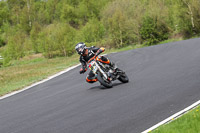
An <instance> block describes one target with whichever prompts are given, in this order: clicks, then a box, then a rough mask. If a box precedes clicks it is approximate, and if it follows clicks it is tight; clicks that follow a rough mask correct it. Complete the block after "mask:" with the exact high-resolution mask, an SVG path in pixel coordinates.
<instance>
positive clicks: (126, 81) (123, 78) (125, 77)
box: [118, 72, 129, 83]
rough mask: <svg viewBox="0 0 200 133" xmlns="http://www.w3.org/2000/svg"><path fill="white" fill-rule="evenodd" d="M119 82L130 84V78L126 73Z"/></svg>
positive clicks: (120, 77)
mask: <svg viewBox="0 0 200 133" xmlns="http://www.w3.org/2000/svg"><path fill="white" fill-rule="evenodd" d="M118 80H119V81H121V82H122V83H128V82H129V78H128V76H127V75H126V73H125V72H124V73H123V74H120V76H119V78H118Z"/></svg>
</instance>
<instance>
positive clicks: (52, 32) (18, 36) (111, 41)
mask: <svg viewBox="0 0 200 133" xmlns="http://www.w3.org/2000/svg"><path fill="white" fill-rule="evenodd" d="M199 21H200V1H199V0H99V1H96V0H1V1H0V47H2V46H4V47H5V53H4V56H5V57H6V58H5V59H6V60H7V61H8V60H11V59H17V58H20V57H22V56H24V55H26V54H27V53H43V54H44V55H45V57H48V58H52V57H55V56H70V55H72V54H73V52H74V48H73V46H74V45H75V44H76V43H77V42H78V41H84V42H86V43H89V45H93V44H98V45H104V46H107V47H117V48H119V47H123V46H126V45H129V44H137V43H146V44H148V45H152V44H155V43H159V42H160V41H162V40H165V39H168V38H173V37H175V36H176V35H179V36H182V37H191V36H194V35H195V36H196V35H198V34H200V23H199ZM15 47H16V49H15ZM19 49H21V51H18V50H19ZM17 51H18V52H17ZM7 57H8V58H7Z"/></svg>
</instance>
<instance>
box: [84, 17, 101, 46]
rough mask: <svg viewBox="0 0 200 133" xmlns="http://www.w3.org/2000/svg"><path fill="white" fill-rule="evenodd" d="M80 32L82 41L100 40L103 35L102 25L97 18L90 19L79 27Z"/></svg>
mask: <svg viewBox="0 0 200 133" xmlns="http://www.w3.org/2000/svg"><path fill="white" fill-rule="evenodd" d="M81 34H82V37H83V39H84V42H88V43H91V42H97V41H100V40H101V39H102V38H103V37H104V35H105V28H104V25H103V24H102V23H101V22H100V21H99V20H97V19H91V20H89V22H88V23H87V24H86V25H85V26H84V27H83V28H82V29H81Z"/></svg>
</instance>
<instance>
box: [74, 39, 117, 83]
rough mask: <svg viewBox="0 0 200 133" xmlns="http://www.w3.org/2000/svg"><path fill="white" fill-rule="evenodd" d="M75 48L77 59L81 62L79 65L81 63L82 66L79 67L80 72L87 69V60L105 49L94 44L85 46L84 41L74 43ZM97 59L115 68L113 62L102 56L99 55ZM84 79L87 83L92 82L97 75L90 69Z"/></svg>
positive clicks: (95, 79)
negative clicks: (78, 56)
mask: <svg viewBox="0 0 200 133" xmlns="http://www.w3.org/2000/svg"><path fill="white" fill-rule="evenodd" d="M75 49H76V51H77V53H78V54H79V55H80V59H79V61H80V62H81V65H82V68H81V69H80V74H82V73H84V72H86V71H87V62H88V61H89V60H90V59H91V58H93V57H97V56H98V55H99V54H101V53H102V52H104V51H105V48H103V47H101V48H97V47H95V46H92V47H86V45H85V43H83V42H80V43H78V44H76V47H75ZM99 61H100V62H102V63H104V64H108V65H110V66H111V67H113V68H114V69H116V67H115V64H114V63H113V62H111V61H110V60H109V59H108V58H106V57H104V56H100V59H99ZM86 81H87V82H89V83H94V82H96V81H97V77H96V76H95V74H94V73H93V72H92V71H90V72H89V74H88V75H87V78H86Z"/></svg>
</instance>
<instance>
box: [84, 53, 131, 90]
mask: <svg viewBox="0 0 200 133" xmlns="http://www.w3.org/2000/svg"><path fill="white" fill-rule="evenodd" d="M99 59H100V58H99V56H97V57H96V58H92V59H90V60H89V61H88V63H87V67H88V68H89V69H90V70H91V71H92V72H93V73H94V74H95V75H96V76H97V79H98V81H99V82H100V83H101V85H103V86H105V87H107V88H112V86H113V84H112V81H114V80H116V79H118V80H119V81H121V82H122V83H127V82H129V78H128V76H127V75H126V73H125V72H124V71H122V70H120V69H119V68H117V69H115V70H114V68H112V67H111V66H109V65H108V64H103V63H101V62H100V61H99Z"/></svg>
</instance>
